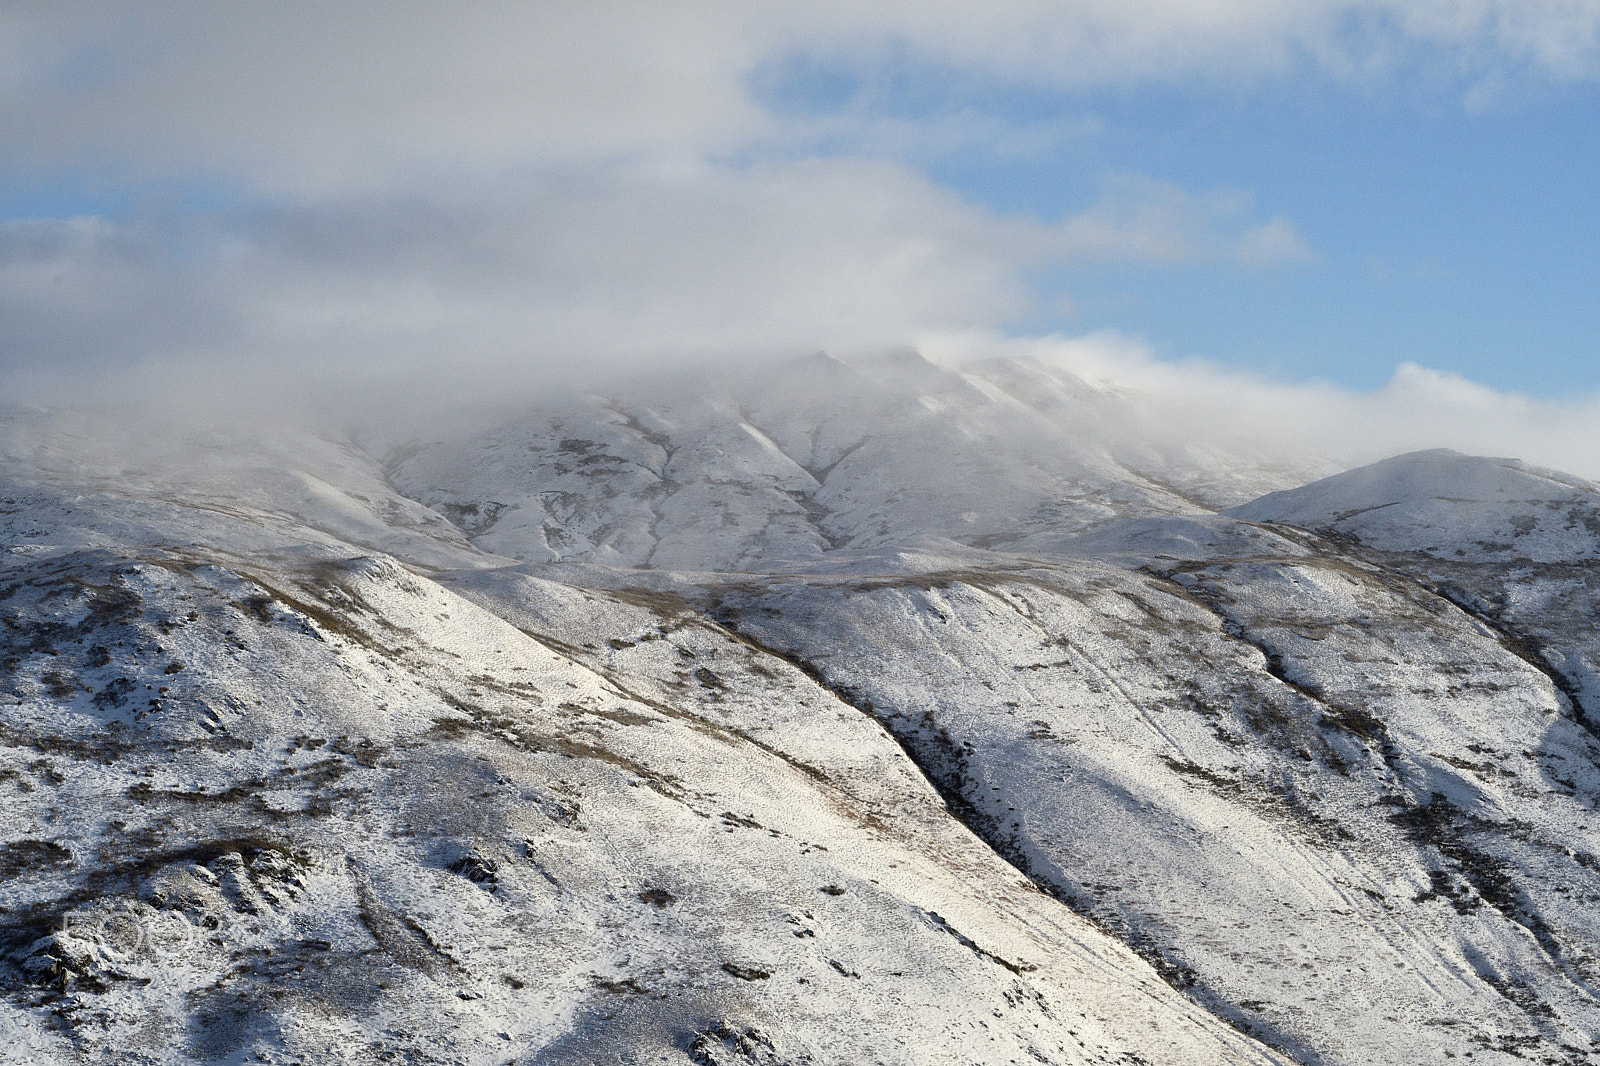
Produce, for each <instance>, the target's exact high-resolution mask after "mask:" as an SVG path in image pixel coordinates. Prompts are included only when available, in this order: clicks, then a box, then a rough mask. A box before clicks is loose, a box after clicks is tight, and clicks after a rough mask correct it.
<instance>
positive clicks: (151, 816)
mask: <svg viewBox="0 0 1600 1066" xmlns="http://www.w3.org/2000/svg"><path fill="white" fill-rule="evenodd" d="M1156 421H1157V419H1155V418H1154V416H1153V415H1152V414H1151V412H1150V411H1148V410H1146V409H1144V408H1143V407H1141V402H1140V399H1139V397H1138V396H1137V395H1136V394H1131V393H1122V392H1118V391H1116V390H1112V389H1107V388H1103V387H1099V386H1094V385H1090V384H1088V383H1085V382H1082V381H1078V380H1077V379H1074V378H1073V377H1072V376H1071V375H1069V374H1066V373H1064V372H1062V371H1060V370H1058V369H1055V368H1050V367H1045V366H1042V365H1039V364H1031V363H1026V362H1003V363H1001V362H997V363H991V364H983V365H979V366H971V367H963V368H959V369H953V368H945V367H936V366H933V365H932V364H929V363H927V362H925V361H923V360H921V359H920V358H918V357H915V356H911V355H904V356H897V357H894V358H890V359H883V360H875V361H865V362H856V363H851V364H846V363H841V362H839V361H836V360H831V359H827V358H825V357H814V358H812V359H809V360H802V361H798V362H796V363H791V364H786V365H783V366H780V367H776V368H767V369H764V370H762V371H760V372H755V371H752V372H748V373H743V374H733V373H729V374H724V375H721V376H718V377H701V378H688V379H682V380H676V381H673V380H667V381H662V382H656V383H652V384H650V385H649V386H648V387H646V386H638V387H635V388H634V389H631V390H627V389H623V390H616V391H614V392H611V393H607V394H604V395H599V394H596V395H589V396H568V397H565V398H547V399H546V400H544V401H541V405H540V406H537V407H532V408H526V409H521V410H518V411H515V412H511V413H509V414H507V413H505V412H501V413H500V414H499V415H498V416H495V417H487V416H486V417H485V418H484V419H482V420H481V421H479V422H477V423H476V425H475V427H473V428H468V427H465V426H463V427H462V428H460V429H458V430H456V431H454V432H451V433H443V432H436V433H434V434H433V436H432V438H431V439H413V438H412V437H410V436H408V435H407V433H405V432H399V431H395V430H392V429H391V430H389V431H388V432H387V433H386V434H381V435H380V434H377V433H375V432H372V431H367V432H365V433H362V434H358V435H356V437H355V438H354V440H352V439H346V438H343V437H340V436H337V435H323V434H318V433H307V432H305V431H302V430H296V429H293V428H291V427H289V426H275V427H268V428H262V429H258V430H254V431H251V430H249V429H247V428H236V429H234V430H230V431H227V432H224V431H220V430H212V431H208V432H206V433H203V434H197V433H195V432H194V431H189V430H183V429H181V428H174V429H166V430H161V431H152V430H150V429H149V427H147V426H137V425H135V424H130V423H128V422H125V421H117V420H114V419H112V420H108V419H106V418H105V417H104V416H93V415H88V414H81V413H80V414H73V413H70V412H13V413H11V414H9V415H8V416H7V417H6V418H5V419H3V420H0V443H3V444H4V454H3V457H0V479H3V489H0V531H3V540H0V543H3V544H4V546H5V553H4V554H3V555H0V640H3V642H4V644H5V653H4V657H5V663H6V670H5V674H4V678H3V681H4V693H3V703H0V706H4V708H5V713H4V715H3V716H0V793H3V794H4V795H5V796H6V804H5V806H4V808H3V812H0V814H3V820H4V833H3V836H0V849H3V850H0V856H3V858H0V908H3V910H0V940H3V945H0V946H3V950H4V963H3V965H0V992H3V996H0V1034H4V1036H5V1037H6V1039H7V1041H8V1046H10V1047H11V1048H14V1049H21V1051H19V1052H18V1054H22V1053H26V1055H27V1056H28V1057H31V1058H32V1059H34V1060H35V1061H39V1062H50V1063H55V1062H64V1063H65V1062H128V1061H134V1062H150V1063H199V1062H247V1061H274V1062H324V1061H334V1060H338V1061H353V1062H374V1063H376V1062H388V1061H414V1062H438V1063H446V1062H450V1063H456V1062H460V1063H479V1062H482V1063H503V1062H506V1061H513V1062H518V1063H561V1062H594V1061H631V1062H664V1063H670V1062H683V1063H687V1062H723V1063H732V1062H767V1063H779V1062H782V1063H802V1062H813V1063H824V1062H852V1063H854V1062H884V1063H899V1062H904V1063H928V1062H951V1063H971V1062H983V1063H991V1062H992V1063H1010V1062H1028V1061H1034V1062H1050V1063H1080V1062H1082V1063H1088V1062H1105V1063H1111V1062H1118V1063H1138V1062H1143V1063H1210V1062H1215V1063H1268V1062H1278V1063H1306V1064H1312V1063H1316V1064H1336V1063H1337V1064H1350V1066H1357V1064H1360V1066H1367V1064H1373V1063H1394V1064H1396V1066H1399V1064H1411V1063H1419V1062H1444V1061H1447V1060H1450V1059H1469V1058H1470V1060H1471V1061H1474V1062H1479V1063H1499V1064H1505V1066H1509V1064H1512V1063H1518V1062H1547V1063H1567V1064H1574V1066H1575V1064H1578V1063H1584V1062H1588V1061H1591V1060H1592V1059H1593V1058H1594V1056H1595V1055H1596V1054H1597V1043H1596V1042H1597V1040H1600V1003H1597V1000H1596V994H1595V989H1596V985H1597V982H1600V919H1597V918H1596V917H1595V916H1596V915H1597V914H1600V909H1597V908H1596V906H1595V904H1596V903H1597V902H1600V859H1597V858H1596V856H1597V855H1600V839H1597V838H1600V820H1597V819H1596V817H1595V813H1594V797H1595V796H1597V795H1600V742H1597V740H1596V735H1595V731H1594V729H1593V728H1592V727H1593V726H1594V719H1593V718H1592V715H1594V714H1596V713H1600V685H1597V683H1596V674H1595V666H1596V664H1597V663H1600V651H1597V649H1596V648H1595V646H1594V637H1593V633H1594V625H1593V622H1594V619H1595V618H1596V617H1600V611H1597V607H1596V601H1595V598H1594V596H1595V592H1594V590H1595V589H1596V588H1597V587H1600V585H1597V583H1596V580H1595V578H1596V566H1597V562H1596V550H1595V549H1596V544H1595V541H1594V537H1595V535H1596V533H1595V531H1596V530H1600V507H1597V506H1596V503H1597V501H1600V496H1597V495H1596V494H1595V491H1594V488H1593V486H1590V485H1588V484H1587V483H1584V482H1581V481H1579V480H1577V479H1573V478H1569V477H1566V476H1565V475H1559V474H1554V473H1552V472H1548V471H1538V470H1533V469H1531V468H1527V467H1524V466H1522V465H1521V464H1517V463H1515V462H1512V461H1508V460H1485V459H1473V458H1469V457H1463V456H1456V455H1453V454H1451V453H1418V454H1416V455H1411V456H1402V457H1397V458H1395V459H1392V460H1388V461H1386V462H1384V463H1380V464H1376V465H1375V466H1373V467H1369V468H1364V469H1362V470H1355V471H1348V472H1345V473H1341V474H1337V475H1335V476H1332V477H1329V478H1326V479H1324V480H1320V481H1318V480H1313V479H1315V478H1317V477H1318V476H1320V475H1323V474H1326V473H1328V472H1329V465H1328V463H1327V462H1326V461H1325V460H1323V459H1318V458H1316V457H1304V456H1302V457H1293V456H1291V457H1290V458H1289V459H1287V460H1285V459H1284V458H1283V457H1281V456H1274V457H1263V456H1262V455H1260V454H1259V453H1258V452H1256V451H1252V450H1251V449H1250V448H1249V447H1246V446H1244V445H1239V444H1230V445H1227V446H1221V445H1218V446H1213V447H1210V448H1206V449H1200V448H1196V447H1194V446H1193V445H1191V444H1190V443H1188V442H1186V441H1183V440H1182V439H1181V438H1180V437H1178V436H1174V435H1173V434H1171V433H1167V432H1164V431H1163V430H1162V428H1161V427H1160V426H1158V425H1155V424H1154V423H1155V422H1156ZM485 427H487V428H485ZM419 436H420V435H419ZM357 442H359V443H357ZM374 456H377V457H379V458H375V457H374ZM1295 485H1299V486H1301V487H1299V488H1292V487H1290V486H1295ZM1262 493H1268V495H1265V496H1262V495H1261V494H1262ZM1252 497H1257V498H1254V499H1252ZM1247 501H1248V502H1247ZM1224 507H1232V508H1233V509H1232V510H1230V511H1226V512H1225V513H1224V512H1222V511H1220V510H1219V509H1220V508H1224ZM340 1056H342V1058H340Z"/></svg>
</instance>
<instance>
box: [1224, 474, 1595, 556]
mask: <svg viewBox="0 0 1600 1066" xmlns="http://www.w3.org/2000/svg"><path fill="white" fill-rule="evenodd" d="M1228 513H1229V514H1231V515H1232V516H1233V517H1235V518H1241V519H1244V520H1246V521H1249V522H1281V523H1284V524H1286V525H1293V526H1300V527H1303V528H1305V529H1316V530H1322V531H1325V532H1329V533H1335V534H1339V535H1343V536H1347V537H1354V538H1355V539H1357V540H1359V541H1360V542H1361V543H1362V544H1365V545H1367V546H1369V547H1372V548H1378V549H1383V550H1389V551H1404V552H1422V553H1426V554H1429V555H1433V556H1437V557H1439V558H1442V559H1446V560H1463V561H1468V562H1495V563H1518V562H1535V563H1555V562H1574V561H1578V560H1585V559H1591V558H1593V557H1594V556H1596V555H1597V554H1600V486H1596V485H1594V484H1592V483H1590V482H1587V481H1584V480H1582V479H1581V478H1575V477H1572V476H1571V475H1569V474H1562V473H1559V472H1557V471H1554V470H1543V469H1540V468H1539V467H1533V466H1528V465H1526V464H1525V463H1521V462H1518V461H1517V460H1515V459H1482V458H1477V457H1475V456H1467V455H1460V454H1458V453H1456V452H1452V451H1448V450H1445V449H1439V450H1436V451H1427V452H1413V453H1411V454H1409V455H1399V456H1395V457H1394V458H1393V459H1387V460H1384V461H1383V462H1381V463H1374V464H1373V465H1372V466H1367V467H1362V468H1361V469H1360V470H1351V471H1348V472H1346V473H1343V474H1335V475H1334V476H1332V477H1328V478H1324V479H1323V480H1321V481H1317V482H1314V483H1312V484H1310V485H1306V486H1305V487H1304V488H1297V489H1289V490H1285V491H1282V492H1275V493H1272V494H1271V495H1269V496H1266V497H1263V498H1262V499H1259V500H1255V501H1253V502H1251V503H1248V504H1245V505H1244V506H1242V507H1236V508H1234V509H1233V510H1232V511H1229V512H1228Z"/></svg>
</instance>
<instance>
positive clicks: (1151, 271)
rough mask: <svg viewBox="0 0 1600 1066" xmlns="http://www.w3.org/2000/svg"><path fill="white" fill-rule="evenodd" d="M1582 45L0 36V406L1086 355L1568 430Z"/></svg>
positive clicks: (1582, 253)
mask: <svg viewBox="0 0 1600 1066" xmlns="http://www.w3.org/2000/svg"><path fill="white" fill-rule="evenodd" d="M1597 42H1600V3H1582V2H1580V3H1559V2H1549V3H1546V2H1542V0H1517V2H1512V0H1414V2H1400V0H1308V2H1306V3H1304V4H1299V5H1283V4H1280V3H1274V2H1272V0H1215V2H1213V3H1208V4H1204V5H1197V4H1192V3H1180V2H1177V0H1124V2H1112V0H1065V2H1047V0H1009V2H999V3H996V4H993V5H988V6H986V7H984V8H983V9H981V10H980V9H977V8H974V7H972V6H971V5H965V4H953V3H943V2H935V0H927V2H923V3H916V4H912V3H901V2H899V0H884V2H883V3H880V4H875V5H870V6H863V5H852V4H839V3H833V2H831V0H829V2H825V0H817V2H814V3H810V4H797V5H782V6H779V5H763V4H737V3H711V4H685V5H660V4H648V3H628V2H617V3H586V4H577V3H572V4H568V3H563V2H558V0H552V2H550V3H546V4H541V5H526V4H507V5H495V4H485V5H478V6H475V7H474V8H473V9H472V10H471V11H470V12H468V13H463V12H462V11H461V10H460V9H455V8H449V7H444V6H440V7H437V8H427V7H417V8H408V9H406V11H405V13H404V14H399V15H397V14H396V13H395V11H394V9H393V8H392V7H390V6H387V5H383V4H377V3H368V2H367V0H351V2H350V3H347V4H341V5H337V6H330V5H316V4H305V5H293V4H288V5H282V6H277V5H275V6H271V7H259V8H251V9H241V8H232V7H224V6H220V5H211V4H191V3H145V4H117V3H108V4H104V5H96V6H90V7H75V6H65V5H52V4H31V3H20V4H14V5H8V6H7V7H5V8H4V9H0V61H3V62H4V69H5V70H6V71H7V73H6V75H5V77H3V78H0V142H3V143H5V144H6V145H7V146H8V148H7V150H6V151H5V152H4V153H0V368H6V369H11V370H17V369H21V370H27V371H31V372H40V371H49V370H50V369H52V368H58V367H62V368H78V369H83V368H88V369H89V370H91V371H94V372H99V371H102V370H107V369H110V368H115V367H126V366H136V365H143V364H149V363H163V362H165V363H177V364H184V365H196V366H209V367H223V368H227V367H235V366H244V365H248V366H252V367H259V366H263V365H270V366H278V367H281V368H283V369H286V370H288V371H290V372H296V371H298V370H304V369H305V368H307V367H310V366H313V365H318V366H320V365H349V366H359V367H365V368H368V369H373V370H383V369H385V368H394V369H404V368H407V367H416V366H419V365H420V366H432V367H437V366H439V365H441V364H442V363H443V364H450V363H452V362H456V363H460V364H461V365H462V366H464V367H468V366H470V367H475V368H477V369H480V370H481V369H484V368H490V367H496V366H500V367H507V366H544V367H551V366H555V365H559V364H561V363H563V362H564V361H565V362H582V361H585V360H594V359H604V358H627V359H634V360H637V359H671V358H674V357H676V356H678V355H682V354H685V353H693V354H704V353H706V352H722V351H727V352H744V353H747V352H767V351H771V352H790V351H803V350H809V349H815V348H828V349H832V350H858V349H871V348H874V347H882V346H887V345H895V344H904V343H918V341H919V338H926V337H929V336H934V335H950V334H963V333H974V334H983V335H995V334H999V335H1009V336H1013V337H1017V338H1027V337H1031V336H1036V335H1041V334H1060V335H1062V336H1064V337H1069V338H1070V337H1074V336H1081V335H1091V334H1102V335H1115V336H1118V337H1122V338H1126V339H1130V340H1131V341H1132V342H1136V343H1142V344H1143V345H1145V346H1147V348H1148V350H1149V351H1151V352H1153V353H1154V355H1155V356H1156V357H1157V358H1158V359H1161V360H1168V361H1179V362H1181V361H1185V360H1203V361H1206V362H1209V363H1211V364H1214V365H1216V366H1217V367H1219V368H1222V369H1224V370H1229V369H1238V370H1245V371H1249V372H1253V373H1256V374H1258V375H1261V376H1263V377H1265V378H1266V379H1268V380H1277V381H1285V382H1299V381H1312V380H1322V381H1329V382H1333V383H1336V384H1338V385H1341V386H1345V387H1348V388H1350V389H1353V390H1358V391H1371V390H1375V389H1378V388H1380V387H1382V386H1383V385H1384V384H1385V383H1386V382H1389V381H1390V379H1391V377H1392V376H1393V374H1394V373H1395V368H1396V367H1397V366H1398V365H1400V364H1403V363H1416V364H1421V365H1423V366H1426V367H1429V368H1433V369H1436V370H1441V371H1446V372H1449V373H1453V374H1458V375H1461V376H1462V377H1465V378H1468V379H1471V380H1472V381H1476V382H1480V383H1483V384H1485V385H1488V386H1491V387H1492V388H1494V389H1497V390H1501V391H1511V392H1522V393H1528V394H1531V395H1535V396H1540V397H1545V398H1549V399H1555V400H1562V399H1573V398H1578V397H1587V396H1590V395H1593V394H1595V393H1597V392H1600V358H1596V356H1597V355H1600V351H1597V347H1600V345H1597V341H1596V338H1597V333H1600V331H1597V326H1600V313H1597V310H1596V307H1597V301H1596V300H1595V298H1594V297H1595V294H1596V293H1597V292H1600V285H1597V282H1600V266H1597V263H1600V256H1596V255H1595V254H1594V253H1593V251H1592V250H1593V249H1594V248H1596V247H1600V210H1597V202H1596V201H1597V197H1596V182H1595V178H1594V175H1596V174H1597V173H1600V120H1597V117H1596V116H1597V115H1600V110H1597V106H1596V105H1597V104H1600V92H1597V85H1600V43H1597Z"/></svg>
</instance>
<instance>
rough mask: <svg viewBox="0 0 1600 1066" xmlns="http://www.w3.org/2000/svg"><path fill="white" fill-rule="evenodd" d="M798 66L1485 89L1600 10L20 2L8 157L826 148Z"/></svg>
mask: <svg viewBox="0 0 1600 1066" xmlns="http://www.w3.org/2000/svg"><path fill="white" fill-rule="evenodd" d="M795 52H812V53H818V54H824V55H831V56H833V57H835V58H836V59H838V60H839V61H840V62H844V63H847V64H850V63H854V64H856V65H858V66H862V67H863V69H865V68H867V67H870V66H871V65H872V64H874V63H876V62H879V61H881V60H882V59H883V58H884V57H885V56H891V55H900V56H908V57H909V58H910V59H912V60H913V61H919V62H925V63H933V64H941V65H945V66H948V67H949V68H951V69H953V70H959V71H964V72H966V73H967V74H968V75H969V76H972V77H975V78H978V79H980V80H981V79H985V78H988V79H999V80H1002V81H1012V82H1018V83H1022V84H1031V85H1043V86H1084V85H1092V84H1130V83H1135V82H1148V81H1152V80H1154V81H1172V80H1179V79H1192V78H1200V79H1205V80H1210V81H1220V82H1240V81H1251V80H1255V79H1259V78H1261V77H1271V76H1274V75H1277V74H1281V73H1283V72H1285V71H1288V70H1291V69H1294V68H1296V67H1297V66H1301V65H1304V64H1306V63H1310V64H1312V65H1314V66H1316V67H1319V68H1321V69H1323V70H1324V71H1327V72H1329V73H1331V74H1332V75H1334V76H1335V77H1338V78H1343V79H1347V80H1360V79H1364V78H1370V77H1374V76H1380V75H1381V74H1382V73H1383V72H1385V71H1388V70H1391V69H1393V68H1395V67H1397V66H1401V65H1405V64H1407V63H1410V64H1413V65H1414V64H1419V63H1420V64H1423V65H1425V66H1429V67H1433V68H1438V69H1442V70H1445V71H1447V72H1448V73H1449V74H1450V76H1451V77H1453V78H1455V79H1457V80H1459V81H1461V82H1462V83H1463V91H1464V92H1465V91H1471V89H1472V87H1473V86H1477V85H1480V84H1500V83H1502V82H1503V81H1504V80H1505V79H1506V78H1508V77H1534V78H1544V79H1555V80H1573V79H1593V78H1595V77H1596V76H1597V74H1600V5H1597V4H1595V3H1594V2H1592V0H1305V2H1302V3H1294V4H1287V3H1282V2H1281V0H1206V2H1195V0H1069V2H1061V0H996V2H995V3H990V4H984V5H977V6H975V5H972V4H969V3H964V2H963V3H955V2H951V0H915V2H912V0H878V2H876V3H872V4H862V3H857V2H848V3H846V2H843V0H837V2H835V0H813V2H810V3H805V4H788V5H779V4H765V3H756V2H722V3H712V2H697V0H683V2H679V3H673V4H661V3H655V2H650V0H609V2H595V0H542V2H540V3H537V4H529V3H509V2H501V3H480V4H470V5H443V4H419V3H397V2H378V0H345V2H342V3H338V4H328V3H316V2H311V0H300V2H289V0H285V2H282V3H275V4H270V5H266V4H254V5H235V4H215V3H203V2H200V3H195V2H190V3H177V2H173V0H131V2H130V0H124V2H121V3H96V4H83V3H67V2H61V0H54V2H49V3H26V2H24V3H11V4H7V5H4V6H3V7H0V141H3V143H5V144H6V146H7V152H6V163H5V165H6V166H8V167H10V168H20V167H32V168H34V172H35V173H43V172H47V171H49V170H51V169H53V168H58V167H66V166H77V167H87V168H91V169H110V170H111V171H113V172H114V173H116V174H119V175H131V176H135V177H139V178H143V179H162V178H170V177H172V176H173V175H174V174H181V175H188V174H192V173H201V174H210V175H213V176H221V177H225V178H226V179H228V180H230V181H234V182H244V183H247V184H253V185H257V186H260V187H263V188H268V189H292V190H297V191H301V192H306V191H317V192H324V191H328V190H330V189H338V188H355V187H372V186H384V185H392V184H394V183H395V182H397V181H399V182H402V183H405V182H409V181H412V180H413V179H415V178H416V177H417V176H418V175H419V174H420V175H432V176H437V175H454V174H462V173H466V174H475V173H492V172H500V171H503V170H504V169H506V168H516V167H522V166H531V165H546V164H549V163H551V162H557V163H571V162H573V161H575V160H593V159H603V158H615V157H618V156H623V157H636V156H639V155H641V154H644V155H651V154H664V155H666V156H669V157H670V156H677V155H681V154H684V153H688V154H690V155H697V154H701V153H706V152H711V153H721V152H729V151H736V150H739V149H741V148H744V147H748V146H750V145H752V144H757V143H760V144H767V145H782V144H783V143H785V142H786V141H787V140H789V139H792V138H794V137H796V136H799V137H805V136H811V135H814V134H815V131H814V130H811V129H808V128H806V125H805V123H788V124H786V122H785V121H784V120H781V119H779V118H778V117H777V116H774V115H771V114H768V113H765V112H763V111H762V110H761V109H760V108H759V107H758V106H757V104H756V103H755V102H754V101H753V100H752V99H751V96H750V93H749V92H748V86H747V84H746V79H747V76H748V75H749V74H750V72H751V71H752V70H754V69H755V68H756V67H757V66H758V65H759V64H761V63H762V62H764V61H767V60H770V59H772V58H774V57H778V56H782V55H784V54H792V53H795ZM868 120H869V121H878V119H873V118H872V117H871V116H868ZM933 121H934V122H935V123H938V122H947V121H948V116H936V117H935V118H934V119H933ZM934 133H935V135H938V131H937V130H935V131H934ZM944 135H946V136H948V135H949V134H948V131H946V133H945V134H944Z"/></svg>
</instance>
